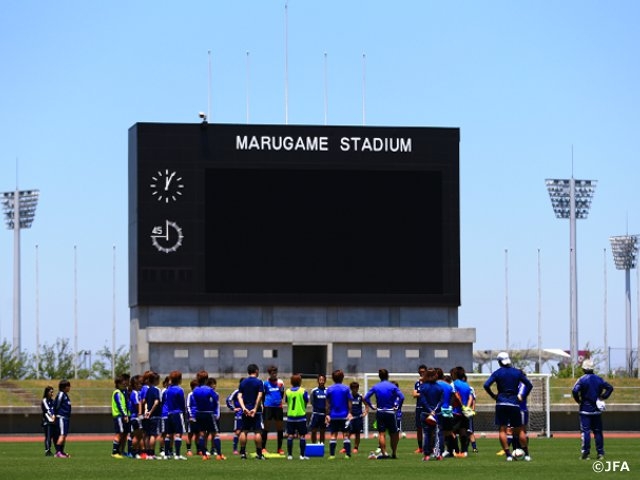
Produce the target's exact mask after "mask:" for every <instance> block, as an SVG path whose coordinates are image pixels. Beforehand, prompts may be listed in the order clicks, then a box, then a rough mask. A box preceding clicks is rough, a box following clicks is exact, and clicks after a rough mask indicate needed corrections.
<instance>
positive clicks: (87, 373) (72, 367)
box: [0, 338, 130, 380]
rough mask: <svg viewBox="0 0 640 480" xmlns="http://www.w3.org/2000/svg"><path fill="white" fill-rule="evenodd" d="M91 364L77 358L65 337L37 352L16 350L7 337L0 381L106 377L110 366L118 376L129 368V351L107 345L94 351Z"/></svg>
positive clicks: (0, 348)
mask: <svg viewBox="0 0 640 480" xmlns="http://www.w3.org/2000/svg"><path fill="white" fill-rule="evenodd" d="M96 356H97V360H95V361H93V362H90V365H88V366H87V365H86V364H82V363H81V362H80V361H81V359H80V358H76V355H75V353H74V352H73V349H72V348H71V346H70V342H69V339H68V338H58V339H57V340H56V341H55V343H53V344H51V345H50V344H47V343H45V344H44V345H41V346H40V349H39V351H38V352H37V353H29V352H26V351H16V350H15V349H14V348H13V347H12V345H11V344H10V343H8V342H7V340H6V339H5V340H3V342H2V343H1V344H0V380H6V379H14V380H20V379H38V378H41V379H45V380H48V379H52V380H55V379H61V378H79V379H105V378H111V377H112V366H113V367H115V374H116V375H119V374H122V373H126V372H128V371H129V370H130V357H129V350H128V349H126V348H125V346H124V345H121V346H120V347H118V348H117V350H116V351H115V352H112V351H111V349H110V348H109V347H107V346H106V345H105V346H104V347H102V348H101V349H100V350H98V351H97V352H96Z"/></svg>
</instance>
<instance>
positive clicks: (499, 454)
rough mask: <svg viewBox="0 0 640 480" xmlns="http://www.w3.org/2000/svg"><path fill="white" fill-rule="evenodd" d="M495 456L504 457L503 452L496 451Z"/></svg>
mask: <svg viewBox="0 0 640 480" xmlns="http://www.w3.org/2000/svg"><path fill="white" fill-rule="evenodd" d="M496 455H498V456H502V455H504V450H498V451H497V452H496Z"/></svg>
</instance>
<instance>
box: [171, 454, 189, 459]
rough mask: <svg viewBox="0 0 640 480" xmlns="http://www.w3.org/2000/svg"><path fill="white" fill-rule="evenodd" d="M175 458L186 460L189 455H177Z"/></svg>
mask: <svg viewBox="0 0 640 480" xmlns="http://www.w3.org/2000/svg"><path fill="white" fill-rule="evenodd" d="M173 459H174V460H186V459H187V457H185V456H184V455H175V456H174V457H173Z"/></svg>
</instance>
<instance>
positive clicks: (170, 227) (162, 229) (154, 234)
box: [151, 220, 184, 253]
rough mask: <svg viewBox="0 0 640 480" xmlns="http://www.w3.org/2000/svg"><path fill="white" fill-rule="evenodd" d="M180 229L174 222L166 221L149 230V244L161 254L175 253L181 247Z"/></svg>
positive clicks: (181, 236) (182, 236)
mask: <svg viewBox="0 0 640 480" xmlns="http://www.w3.org/2000/svg"><path fill="white" fill-rule="evenodd" d="M183 238H184V235H182V228H180V227H179V226H178V224H177V223H176V222H172V221H170V220H166V221H165V223H164V225H157V226H155V227H153V230H151V244H152V245H153V246H154V247H155V248H156V250H158V251H159V252H162V253H171V252H175V251H176V250H178V248H180V246H181V245H182V239H183Z"/></svg>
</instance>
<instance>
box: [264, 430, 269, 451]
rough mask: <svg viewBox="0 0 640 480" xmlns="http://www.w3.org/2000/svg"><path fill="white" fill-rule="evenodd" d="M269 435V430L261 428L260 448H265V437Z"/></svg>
mask: <svg viewBox="0 0 640 480" xmlns="http://www.w3.org/2000/svg"><path fill="white" fill-rule="evenodd" d="M268 436H269V432H268V431H267V430H262V449H263V450H266V449H267V437H268Z"/></svg>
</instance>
